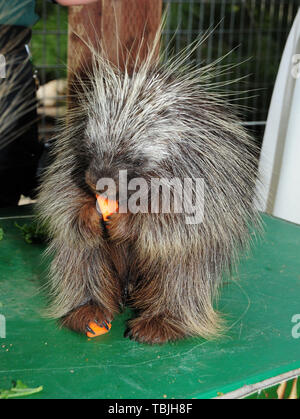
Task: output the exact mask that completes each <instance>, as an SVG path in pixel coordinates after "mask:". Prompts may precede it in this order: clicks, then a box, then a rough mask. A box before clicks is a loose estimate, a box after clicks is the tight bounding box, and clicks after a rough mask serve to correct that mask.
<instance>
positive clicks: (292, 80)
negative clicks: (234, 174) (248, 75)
mask: <svg viewBox="0 0 300 419" xmlns="http://www.w3.org/2000/svg"><path fill="white" fill-rule="evenodd" d="M259 172H260V179H261V184H260V185H258V192H259V195H260V200H259V202H257V206H258V208H259V209H260V210H261V211H264V212H267V213H269V214H273V215H275V216H276V217H280V218H283V219H285V220H288V221H291V222H294V223H297V224H300V9H299V11H298V14H297V16H296V19H295V22H294V25H293V27H292V30H291V32H290V35H289V38H288V40H287V43H286V46H285V50H284V53H283V56H282V60H281V64H280V68H279V72H278V76H277V80H276V84H275V87H274V92H273V97H272V101H271V105H270V110H269V115H268V120H267V125H266V131H265V136H264V140H263V147H262V152H261V158H260V165H259Z"/></svg>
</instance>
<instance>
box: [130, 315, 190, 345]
mask: <svg viewBox="0 0 300 419" xmlns="http://www.w3.org/2000/svg"><path fill="white" fill-rule="evenodd" d="M184 336H185V333H184V328H183V327H181V326H180V324H177V323H176V322H175V321H168V320H166V319H164V317H163V316H154V317H151V318H143V317H137V318H136V319H133V320H130V321H129V323H128V329H127V331H126V332H125V337H128V338H130V339H132V340H136V341H137V342H141V343H149V344H155V343H156V344H157V343H158V344H159V343H167V342H172V341H175V340H178V339H182V338H184Z"/></svg>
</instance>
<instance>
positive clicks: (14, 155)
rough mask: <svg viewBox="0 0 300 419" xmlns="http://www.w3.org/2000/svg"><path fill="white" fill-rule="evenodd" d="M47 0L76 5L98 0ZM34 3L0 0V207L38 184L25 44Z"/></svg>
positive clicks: (31, 86)
mask: <svg viewBox="0 0 300 419" xmlns="http://www.w3.org/2000/svg"><path fill="white" fill-rule="evenodd" d="M48 1H50V2H51V3H57V4H60V5H63V6H76V5H85V4H90V3H95V2H96V1H98V0H56V1H55V0H48ZM35 7H36V1H35V0H0V54H1V55H2V56H4V58H5V62H6V63H7V64H6V67H7V68H6V69H5V73H6V74H5V77H3V78H1V79H0V88H1V87H2V90H0V91H3V87H4V88H5V87H7V89H5V90H6V92H7V93H6V94H3V95H0V96H1V97H0V110H1V115H2V117H3V118H5V120H4V121H1V124H2V125H3V126H4V128H3V129H0V207H2V208H3V207H12V206H16V205H18V202H19V200H20V196H21V195H24V196H27V197H30V198H34V197H35V190H36V187H37V186H38V179H37V168H38V163H39V160H40V158H41V155H42V153H43V145H42V144H41V143H40V142H39V140H38V127H37V120H38V117H37V108H36V83H35V80H34V77H33V66H32V63H31V61H30V59H29V48H28V44H29V42H30V40H31V35H32V30H31V28H32V26H33V25H34V24H35V23H36V22H37V20H38V19H39V17H38V15H37V14H36V13H35ZM21 101H22V103H21ZM21 106H22V112H19V110H18V107H21ZM27 109H28V111H27ZM1 115H0V116H1ZM4 115H5V116H4Z"/></svg>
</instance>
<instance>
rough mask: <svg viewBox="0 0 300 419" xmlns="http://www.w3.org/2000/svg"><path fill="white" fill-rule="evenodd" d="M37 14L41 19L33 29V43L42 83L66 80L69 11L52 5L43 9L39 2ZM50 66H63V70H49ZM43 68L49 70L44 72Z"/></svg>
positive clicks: (33, 52)
mask: <svg viewBox="0 0 300 419" xmlns="http://www.w3.org/2000/svg"><path fill="white" fill-rule="evenodd" d="M45 11H46V13H45ZM37 13H38V14H39V16H40V18H41V19H40V20H39V21H38V22H37V23H36V25H35V26H34V27H33V36H32V41H31V53H32V60H33V64H34V66H35V67H36V68H37V69H38V70H39V75H40V78H41V79H42V80H41V81H42V83H44V82H47V81H50V80H53V79H56V78H65V77H66V74H67V70H66V63H67V51H68V34H67V31H68V9H67V8H64V7H58V6H55V5H52V4H50V3H49V4H47V5H46V8H45V9H43V7H42V1H41V0H38V1H37ZM40 32H44V33H43V34H42V33H40ZM53 32H56V33H53ZM49 66H50V67H52V66H63V68H59V69H55V68H49ZM43 67H47V68H45V69H44V70H43Z"/></svg>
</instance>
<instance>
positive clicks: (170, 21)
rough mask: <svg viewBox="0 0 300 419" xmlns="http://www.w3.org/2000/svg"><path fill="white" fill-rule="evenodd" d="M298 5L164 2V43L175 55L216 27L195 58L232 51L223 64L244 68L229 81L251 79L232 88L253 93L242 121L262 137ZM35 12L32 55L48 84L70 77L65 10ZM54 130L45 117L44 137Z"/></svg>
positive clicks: (41, 4)
mask: <svg viewBox="0 0 300 419" xmlns="http://www.w3.org/2000/svg"><path fill="white" fill-rule="evenodd" d="M124 1H125V0H124ZM149 1H151V0H149ZM299 6H300V0H165V1H164V8H165V9H166V12H167V19H166V25H165V29H164V42H165V44H166V45H168V46H169V47H168V48H169V51H168V53H170V54H172V53H174V52H178V51H180V50H181V49H182V48H184V47H186V46H187V45H188V44H190V43H191V42H192V41H193V40H195V39H196V38H197V37H199V36H201V35H202V34H204V33H205V32H206V31H207V30H209V29H213V28H214V30H213V32H212V34H211V36H210V37H209V38H208V39H207V40H206V42H204V43H203V44H202V46H201V47H200V48H198V50H197V51H196V53H195V54H194V55H193V56H192V59H193V60H194V61H195V62H196V63H197V64H199V65H201V64H206V63H209V62H212V61H213V60H215V59H217V58H219V57H221V56H223V55H225V54H227V53H228V52H229V51H232V52H231V54H229V56H228V57H227V58H226V59H225V60H224V63H229V62H231V63H232V64H237V63H242V64H241V65H239V66H237V67H235V68H234V69H233V70H232V72H231V74H230V75H227V76H226V77H227V79H228V78H230V79H236V78H241V77H243V76H248V77H246V78H244V79H242V80H240V81H238V82H237V83H236V84H235V85H234V86H230V87H228V89H231V90H232V89H234V90H236V91H250V92H249V93H248V94H247V95H246V96H247V98H246V99H244V100H243V101H241V104H242V105H243V106H244V109H245V112H244V122H245V124H247V125H252V126H253V127H254V128H256V130H257V133H258V136H260V137H261V136H262V132H263V129H264V124H265V121H266V118H267V113H268V107H269V103H270V99H271V95H272V89H273V86H274V81H275V78H276V74H277V71H278V66H279V63H280V58H281V55H282V51H283V48H284V45H285V42H286V39H287V36H288V33H289V31H290V29H291V26H292V23H293V20H294V18H295V16H296V13H297V10H298V8H299ZM37 9H38V10H37V11H38V13H39V15H40V17H41V19H40V21H39V22H38V23H37V25H36V26H35V28H34V31H33V39H32V52H33V62H34V64H35V66H36V68H37V71H38V73H39V78H40V81H41V84H44V83H46V82H48V81H49V80H54V79H62V78H65V77H66V66H65V64H66V61H67V10H66V9H65V8H62V7H60V6H56V5H52V4H50V3H49V2H47V1H46V0H37ZM51 129H52V128H51V126H47V118H46V117H45V115H44V114H43V123H42V127H41V132H42V134H46V133H47V132H48V131H51Z"/></svg>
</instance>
